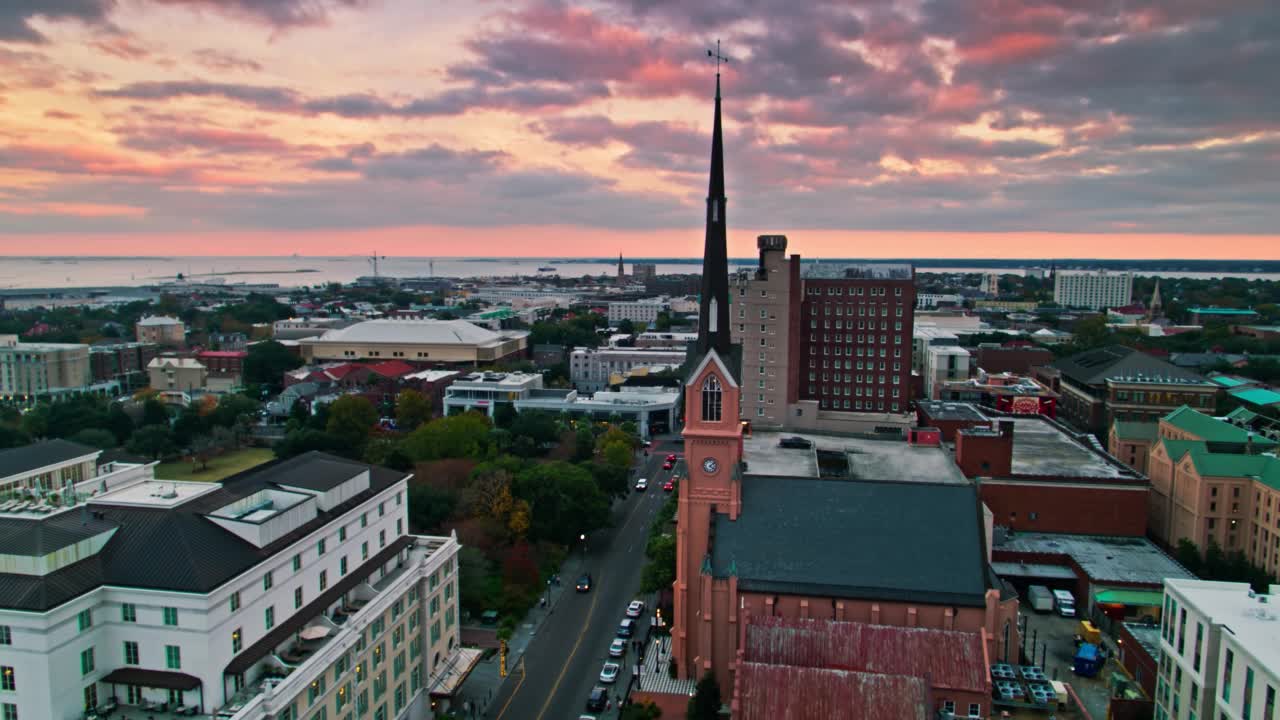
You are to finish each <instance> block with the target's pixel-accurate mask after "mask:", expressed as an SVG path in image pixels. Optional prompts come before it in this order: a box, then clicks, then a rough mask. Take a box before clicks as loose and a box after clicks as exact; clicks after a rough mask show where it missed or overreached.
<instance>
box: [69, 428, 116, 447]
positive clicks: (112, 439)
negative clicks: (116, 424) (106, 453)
mask: <svg viewBox="0 0 1280 720" xmlns="http://www.w3.org/2000/svg"><path fill="white" fill-rule="evenodd" d="M70 440H72V441H74V442H78V443H80V444H81V445H88V446H89V447H96V448H98V449H100V450H110V449H111V448H113V447H116V446H117V445H119V443H118V442H116V436H115V435H113V434H112V433H111V431H110V430H104V429H103V428H85V429H84V430H81V431H80V432H78V433H76V434H75V435H72V436H71V437H70Z"/></svg>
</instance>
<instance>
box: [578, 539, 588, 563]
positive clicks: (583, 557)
mask: <svg viewBox="0 0 1280 720" xmlns="http://www.w3.org/2000/svg"><path fill="white" fill-rule="evenodd" d="M578 541H579V542H581V543H582V559H583V560H585V559H586V558H587V534H586V533H582V534H580V535H578Z"/></svg>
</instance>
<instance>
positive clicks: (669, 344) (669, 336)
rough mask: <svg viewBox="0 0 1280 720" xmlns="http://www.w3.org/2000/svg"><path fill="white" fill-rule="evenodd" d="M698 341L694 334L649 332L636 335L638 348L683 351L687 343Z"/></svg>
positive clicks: (696, 335)
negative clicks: (676, 349) (677, 349)
mask: <svg viewBox="0 0 1280 720" xmlns="http://www.w3.org/2000/svg"><path fill="white" fill-rule="evenodd" d="M697 339H698V333H696V332H661V331H656V330H651V331H649V332H642V333H640V334H639V335H636V338H635V342H636V347H638V348H679V349H682V350H683V349H684V348H686V347H688V346H689V343H691V342H693V341H695V340H697Z"/></svg>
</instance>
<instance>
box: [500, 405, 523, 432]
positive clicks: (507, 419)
mask: <svg viewBox="0 0 1280 720" xmlns="http://www.w3.org/2000/svg"><path fill="white" fill-rule="evenodd" d="M519 414H520V413H519V412H517V411H516V406H515V405H513V404H511V403H498V404H497V406H495V407H494V408H493V426H494V427H499V428H504V429H505V428H510V427H511V424H512V423H513V422H515V420H516V416H518V415H519Z"/></svg>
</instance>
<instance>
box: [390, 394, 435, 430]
mask: <svg viewBox="0 0 1280 720" xmlns="http://www.w3.org/2000/svg"><path fill="white" fill-rule="evenodd" d="M430 419H431V402H430V401H428V400H427V398H426V397H425V396H424V395H423V394H422V393H420V392H418V391H417V390H414V389H412V388H410V389H405V390H401V391H400V394H399V395H396V424H398V425H399V426H400V430H401V432H413V431H414V430H416V429H418V426H419V425H421V424H422V423H424V422H426V421H428V420H430Z"/></svg>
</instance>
